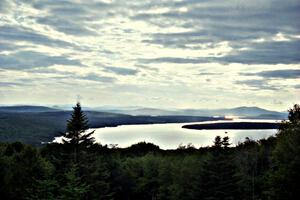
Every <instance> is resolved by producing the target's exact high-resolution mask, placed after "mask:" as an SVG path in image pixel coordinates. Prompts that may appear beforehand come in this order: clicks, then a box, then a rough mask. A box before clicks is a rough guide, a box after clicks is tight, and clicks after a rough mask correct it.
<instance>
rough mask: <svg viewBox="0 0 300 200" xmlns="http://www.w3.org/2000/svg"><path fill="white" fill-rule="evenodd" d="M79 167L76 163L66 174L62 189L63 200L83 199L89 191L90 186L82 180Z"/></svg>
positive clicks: (61, 197)
mask: <svg viewBox="0 0 300 200" xmlns="http://www.w3.org/2000/svg"><path fill="white" fill-rule="evenodd" d="M78 174H79V173H78V167H77V166H76V165H73V166H71V168H70V169H69V170H68V171H67V172H66V173H65V174H64V179H65V183H64V186H63V187H62V189H61V192H60V193H61V196H60V198H59V199H62V200H81V199H84V196H85V194H86V193H87V192H88V189H89V186H88V185H87V184H85V183H83V182H82V180H81V178H80V176H79V175H78Z"/></svg>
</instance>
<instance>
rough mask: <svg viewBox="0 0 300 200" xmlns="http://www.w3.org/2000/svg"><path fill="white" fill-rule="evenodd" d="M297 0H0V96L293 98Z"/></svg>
mask: <svg viewBox="0 0 300 200" xmlns="http://www.w3.org/2000/svg"><path fill="white" fill-rule="evenodd" d="M299 6H300V2H299V1H298V0H287V1H278V0H266V1H263V2H262V1H259V0H254V1H249V2H248V1H245V0H233V1H230V2H229V1H220V0H214V1H203V2H202V1H201V2H197V1H194V0H176V1H158V0H150V1H146V2H145V1H138V2H136V1H130V0H129V1H114V0H84V1H83V0H79V1H69V0H66V1H50V0H43V1H25V2H20V1H17V0H2V1H0V13H1V14H0V105H1V104H22V105H30V104H33V105H64V104H71V105H73V104H74V102H76V100H80V101H81V102H82V104H83V105H84V106H87V107H97V106H101V105H116V106H120V107H128V106H141V107H150V108H159V109H164V108H166V109H167V108H175V109H183V108H192V109H201V108H210V109H214V108H215V109H219V108H233V107H242V106H248V107H252V106H253V107H260V108H264V109H268V110H275V111H280V112H281V111H283V110H287V109H289V108H291V107H292V106H293V105H294V104H296V103H299V100H300V84H299V80H300V55H299V51H300V24H299V20H297V19H299V18H300V12H299V11H298V9H297V8H299Z"/></svg>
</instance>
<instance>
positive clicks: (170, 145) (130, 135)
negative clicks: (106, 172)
mask: <svg viewBox="0 0 300 200" xmlns="http://www.w3.org/2000/svg"><path fill="white" fill-rule="evenodd" d="M234 121H247V122H249V121H259V122H265V121H267V122H274V120H234ZM218 122H223V121H218ZM229 122H230V121H229ZM199 123H215V122H211V121H209V122H199ZM186 124H195V122H194V123H172V124H148V125H123V126H118V127H108V128H97V129H93V130H96V131H95V133H94V137H95V139H96V141H97V142H99V143H101V144H118V147H128V146H130V145H132V144H135V143H138V142H141V141H146V142H151V143H154V144H156V145H158V146H159V147H160V148H162V149H176V148H177V147H178V146H179V145H180V144H183V145H186V144H188V143H192V144H193V145H194V146H195V147H201V146H202V147H204V146H210V145H212V144H213V140H214V138H215V137H216V136H217V135H219V136H222V137H224V136H228V137H229V138H230V141H231V143H232V144H233V145H236V144H238V142H241V141H244V139H245V138H246V137H249V138H250V139H253V140H258V139H262V138H267V137H268V136H271V135H274V134H275V133H276V132H277V130H274V129H269V130H191V129H183V128H181V127H182V126H183V125H186ZM225 132H227V133H225Z"/></svg>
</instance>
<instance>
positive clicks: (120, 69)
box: [105, 67, 139, 76]
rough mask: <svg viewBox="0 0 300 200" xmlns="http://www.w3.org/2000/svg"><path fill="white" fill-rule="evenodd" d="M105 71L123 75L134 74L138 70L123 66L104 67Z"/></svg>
mask: <svg viewBox="0 0 300 200" xmlns="http://www.w3.org/2000/svg"><path fill="white" fill-rule="evenodd" d="M105 71H107V72H112V73H115V74H118V75H124V76H131V75H135V74H137V73H138V72H139V71H138V70H137V69H129V68H123V67H105Z"/></svg>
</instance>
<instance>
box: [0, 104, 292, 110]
mask: <svg viewBox="0 0 300 200" xmlns="http://www.w3.org/2000/svg"><path fill="white" fill-rule="evenodd" d="M79 103H80V104H81V106H82V108H83V109H99V110H101V109H102V110H106V109H107V110H114V109H116V110H118V109H124V110H126V109H128V110H131V109H132V110H135V109H158V110H165V111H176V110H189V109H191V110H222V109H236V108H258V109H263V110H268V111H275V112H288V109H290V108H292V106H291V107H289V108H287V109H286V110H275V109H268V108H264V107H259V106H233V107H218V108H201V107H183V108H175V107H173V108H171V107H167V108H166V107H145V106H117V105H99V106H85V105H82V103H81V102H79ZM75 105H76V103H74V104H0V107H14V106H15V107H18V106H20V107H21V106H33V107H34V106H41V107H48V108H56V109H62V110H63V109H72V108H73V107H74V106H75ZM83 111H84V110H83ZM88 111H89V110H88Z"/></svg>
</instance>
